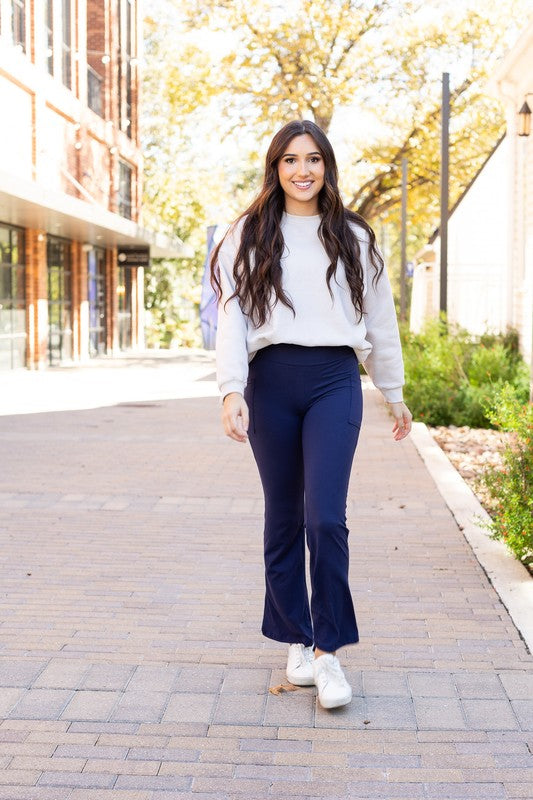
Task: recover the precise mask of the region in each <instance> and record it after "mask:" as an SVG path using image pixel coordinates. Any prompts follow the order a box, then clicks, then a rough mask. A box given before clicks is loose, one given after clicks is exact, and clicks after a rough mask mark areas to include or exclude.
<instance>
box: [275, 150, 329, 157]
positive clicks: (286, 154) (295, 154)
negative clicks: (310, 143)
mask: <svg viewBox="0 0 533 800" xmlns="http://www.w3.org/2000/svg"><path fill="white" fill-rule="evenodd" d="M307 155H308V156H319V155H321V154H320V153H319V152H318V150H313V152H312V153H307ZM287 156H292V158H297V156H298V154H297V153H283V155H282V156H281V157H282V158H286V157H287Z"/></svg>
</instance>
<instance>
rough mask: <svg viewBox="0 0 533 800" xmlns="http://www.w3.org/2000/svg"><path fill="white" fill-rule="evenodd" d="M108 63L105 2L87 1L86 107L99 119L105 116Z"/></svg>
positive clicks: (98, 0)
mask: <svg viewBox="0 0 533 800" xmlns="http://www.w3.org/2000/svg"><path fill="white" fill-rule="evenodd" d="M108 61H109V54H108V53H107V52H106V2H105V0H87V105H88V106H89V108H90V109H91V110H92V111H94V112H95V114H98V115H99V116H100V117H103V116H104V115H105V108H104V85H105V79H106V66H105V65H106V63H108Z"/></svg>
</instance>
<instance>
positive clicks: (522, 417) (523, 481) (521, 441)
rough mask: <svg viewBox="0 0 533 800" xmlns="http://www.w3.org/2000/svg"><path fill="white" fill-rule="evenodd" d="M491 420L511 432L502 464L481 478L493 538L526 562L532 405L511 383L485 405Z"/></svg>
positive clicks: (530, 558)
mask: <svg viewBox="0 0 533 800" xmlns="http://www.w3.org/2000/svg"><path fill="white" fill-rule="evenodd" d="M485 410H486V414H487V417H488V419H489V420H490V421H491V422H492V424H494V425H496V426H497V427H499V428H501V429H502V430H504V431H510V432H512V434H513V435H512V437H511V441H510V444H509V445H507V447H506V448H505V450H504V452H503V468H498V469H496V468H489V469H487V470H486V471H485V472H484V474H483V475H482V477H481V482H482V483H483V485H484V486H485V487H486V489H487V492H488V494H489V496H490V498H491V500H492V501H493V503H492V505H493V509H492V512H491V517H492V522H491V523H489V525H488V528H489V530H490V531H491V536H492V538H493V539H502V540H503V541H504V542H505V543H506V544H507V546H508V547H509V549H510V550H512V552H513V553H514V554H515V556H516V557H517V558H518V559H520V561H522V562H523V563H524V564H526V565H531V564H533V405H531V404H528V403H525V404H521V403H520V402H518V400H517V399H516V395H515V393H514V392H513V389H512V388H511V386H510V385H509V384H507V385H505V386H504V387H503V388H502V389H501V391H500V392H499V394H498V395H497V396H496V397H495V398H493V401H492V403H491V404H490V406H488V407H487V408H486V409H485Z"/></svg>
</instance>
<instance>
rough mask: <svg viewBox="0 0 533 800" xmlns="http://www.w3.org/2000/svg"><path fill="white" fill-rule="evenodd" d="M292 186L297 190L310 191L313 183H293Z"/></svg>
mask: <svg viewBox="0 0 533 800" xmlns="http://www.w3.org/2000/svg"><path fill="white" fill-rule="evenodd" d="M293 184H294V185H295V186H296V188H297V189H302V190H305V189H310V188H311V186H312V184H313V181H293Z"/></svg>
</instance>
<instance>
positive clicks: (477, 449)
mask: <svg viewBox="0 0 533 800" xmlns="http://www.w3.org/2000/svg"><path fill="white" fill-rule="evenodd" d="M429 431H430V433H431V434H432V436H433V438H434V439H435V441H436V442H437V443H438V444H439V445H440V446H441V448H442V449H443V450H444V452H445V453H446V455H447V456H448V458H449V459H450V461H451V462H452V464H453V465H454V467H455V469H456V470H457V471H458V472H459V474H460V475H461V477H462V478H464V480H465V481H466V483H467V484H468V485H469V486H470V488H471V489H472V491H473V492H474V493H475V495H476V496H477V498H478V500H479V502H480V503H481V505H482V506H483V508H484V509H485V510H486V511H487V512H488V513H489V514H490V512H491V500H490V498H489V497H488V494H487V492H486V491H485V490H484V488H483V486H482V484H481V476H482V475H483V472H484V470H486V469H487V467H499V466H500V465H501V464H502V451H503V449H504V447H505V444H506V442H507V441H508V438H509V435H510V434H508V433H503V432H502V431H496V430H491V429H487V428H468V427H466V426H463V427H456V426H455V425H450V426H448V427H446V426H444V425H439V426H438V427H435V428H431V427H430V428H429Z"/></svg>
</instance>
